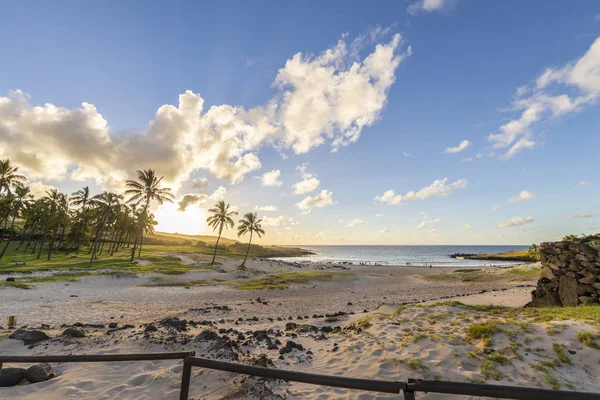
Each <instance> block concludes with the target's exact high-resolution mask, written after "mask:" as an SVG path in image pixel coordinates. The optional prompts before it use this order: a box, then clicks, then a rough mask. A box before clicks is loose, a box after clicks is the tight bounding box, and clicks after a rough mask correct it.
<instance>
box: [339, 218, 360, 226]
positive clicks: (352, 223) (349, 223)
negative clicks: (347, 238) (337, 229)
mask: <svg viewBox="0 0 600 400" xmlns="http://www.w3.org/2000/svg"><path fill="white" fill-rule="evenodd" d="M338 222H339V223H340V224H346V225H344V226H345V227H346V228H352V227H354V226H356V225H358V224H362V223H364V222H365V221H363V220H362V219H360V218H354V219H350V220H347V221H344V220H343V219H341V220H339V221H338Z"/></svg>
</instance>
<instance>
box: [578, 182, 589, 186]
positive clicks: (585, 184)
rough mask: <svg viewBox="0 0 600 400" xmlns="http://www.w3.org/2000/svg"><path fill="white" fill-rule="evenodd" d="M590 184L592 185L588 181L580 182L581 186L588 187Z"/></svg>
mask: <svg viewBox="0 0 600 400" xmlns="http://www.w3.org/2000/svg"><path fill="white" fill-rule="evenodd" d="M589 184H590V183H589V182H588V181H580V182H579V186H587V185H589Z"/></svg>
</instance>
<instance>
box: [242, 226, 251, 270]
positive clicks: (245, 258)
mask: <svg viewBox="0 0 600 400" xmlns="http://www.w3.org/2000/svg"><path fill="white" fill-rule="evenodd" d="M250 243H252V231H250V240H248V248H246V257H244V262H243V263H242V267H245V266H246V260H247V259H248V253H249V252H250Z"/></svg>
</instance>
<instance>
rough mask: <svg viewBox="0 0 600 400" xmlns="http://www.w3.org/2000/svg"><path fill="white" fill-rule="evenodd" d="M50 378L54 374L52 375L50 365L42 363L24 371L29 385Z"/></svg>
mask: <svg viewBox="0 0 600 400" xmlns="http://www.w3.org/2000/svg"><path fill="white" fill-rule="evenodd" d="M52 378H54V374H53V373H52V367H51V366H50V364H46V363H43V364H36V365H32V366H31V367H29V368H27V371H25V379H27V381H28V382H30V383H37V382H43V381H47V380H48V379H52Z"/></svg>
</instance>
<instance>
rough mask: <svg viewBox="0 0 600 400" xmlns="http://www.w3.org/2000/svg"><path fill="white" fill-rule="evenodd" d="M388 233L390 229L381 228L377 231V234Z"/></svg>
mask: <svg viewBox="0 0 600 400" xmlns="http://www.w3.org/2000/svg"><path fill="white" fill-rule="evenodd" d="M389 232H391V229H390V228H383V229H381V230H380V231H379V233H389Z"/></svg>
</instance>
